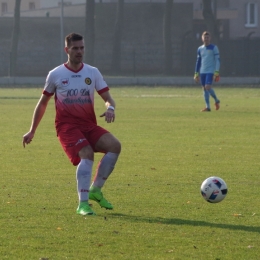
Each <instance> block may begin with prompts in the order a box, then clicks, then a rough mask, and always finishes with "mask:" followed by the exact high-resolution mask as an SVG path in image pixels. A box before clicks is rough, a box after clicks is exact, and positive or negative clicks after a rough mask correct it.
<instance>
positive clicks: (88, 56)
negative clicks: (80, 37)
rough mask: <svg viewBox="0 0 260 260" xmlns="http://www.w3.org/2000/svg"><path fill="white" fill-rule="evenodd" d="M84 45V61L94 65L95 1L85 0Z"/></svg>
mask: <svg viewBox="0 0 260 260" xmlns="http://www.w3.org/2000/svg"><path fill="white" fill-rule="evenodd" d="M84 39H85V43H86V51H85V60H86V62H87V63H89V64H94V60H95V54H94V51H95V0H86V16H85V35H84Z"/></svg>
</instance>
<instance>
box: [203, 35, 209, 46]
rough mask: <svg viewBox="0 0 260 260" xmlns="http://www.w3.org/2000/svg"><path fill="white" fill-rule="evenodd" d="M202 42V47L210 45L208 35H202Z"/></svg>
mask: <svg viewBox="0 0 260 260" xmlns="http://www.w3.org/2000/svg"><path fill="white" fill-rule="evenodd" d="M202 42H203V43H204V45H206V46H207V45H209V44H210V36H209V35H208V34H205V35H202Z"/></svg>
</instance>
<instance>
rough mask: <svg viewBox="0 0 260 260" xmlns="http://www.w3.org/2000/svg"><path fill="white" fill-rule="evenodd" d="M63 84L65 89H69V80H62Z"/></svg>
mask: <svg viewBox="0 0 260 260" xmlns="http://www.w3.org/2000/svg"><path fill="white" fill-rule="evenodd" d="M61 84H62V86H63V87H67V86H68V85H69V84H70V80H69V78H65V79H62V80H61Z"/></svg>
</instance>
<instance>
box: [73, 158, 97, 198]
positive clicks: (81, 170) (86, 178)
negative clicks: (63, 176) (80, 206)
mask: <svg viewBox="0 0 260 260" xmlns="http://www.w3.org/2000/svg"><path fill="white" fill-rule="evenodd" d="M92 167H93V161H91V160H88V159H81V161H80V163H79V164H78V167H77V170H76V178H77V188H78V196H79V201H86V200H88V193H89V186H90V181H91V173H92Z"/></svg>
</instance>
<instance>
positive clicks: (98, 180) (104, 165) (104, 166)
mask: <svg viewBox="0 0 260 260" xmlns="http://www.w3.org/2000/svg"><path fill="white" fill-rule="evenodd" d="M118 156H119V154H118V153H110V152H108V153H107V154H105V155H104V156H103V158H102V159H101V161H100V162H99V165H98V168H97V172H96V175H95V178H94V181H93V183H92V185H93V186H95V187H99V188H102V187H103V186H104V184H105V181H106V180H107V178H108V177H109V175H110V174H111V173H112V171H113V170H114V167H115V164H116V161H117V158H118Z"/></svg>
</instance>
